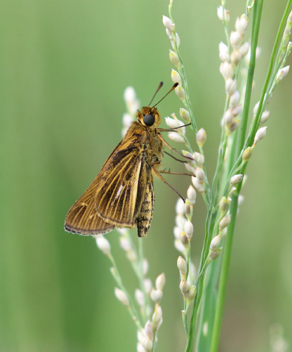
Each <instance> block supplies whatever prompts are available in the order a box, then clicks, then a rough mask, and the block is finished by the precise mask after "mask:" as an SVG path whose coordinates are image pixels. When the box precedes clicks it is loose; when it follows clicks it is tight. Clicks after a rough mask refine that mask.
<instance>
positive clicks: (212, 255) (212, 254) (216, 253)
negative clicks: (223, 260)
mask: <svg viewBox="0 0 292 352" xmlns="http://www.w3.org/2000/svg"><path fill="white" fill-rule="evenodd" d="M221 251H222V249H221V248H217V249H215V250H214V251H211V252H210V254H209V260H210V261H213V260H215V259H217V258H218V257H219V255H220V253H221Z"/></svg>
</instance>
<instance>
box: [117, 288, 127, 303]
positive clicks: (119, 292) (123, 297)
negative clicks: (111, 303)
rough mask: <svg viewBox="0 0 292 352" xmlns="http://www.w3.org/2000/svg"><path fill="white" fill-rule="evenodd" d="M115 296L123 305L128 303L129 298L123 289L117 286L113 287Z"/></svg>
mask: <svg viewBox="0 0 292 352" xmlns="http://www.w3.org/2000/svg"><path fill="white" fill-rule="evenodd" d="M115 296H116V297H117V299H118V300H119V301H120V302H122V303H123V304H124V305H125V306H128V305H129V300H128V297H127V295H126V294H125V292H124V291H122V290H120V289H119V288H117V287H116V288H115Z"/></svg>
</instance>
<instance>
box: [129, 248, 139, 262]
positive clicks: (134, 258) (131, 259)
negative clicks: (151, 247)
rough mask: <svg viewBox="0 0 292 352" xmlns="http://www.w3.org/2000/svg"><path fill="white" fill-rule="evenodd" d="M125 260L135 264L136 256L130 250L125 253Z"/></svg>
mask: <svg viewBox="0 0 292 352" xmlns="http://www.w3.org/2000/svg"><path fill="white" fill-rule="evenodd" d="M127 258H128V260H129V261H130V262H132V263H135V262H137V255H136V253H135V252H134V251H133V250H132V249H131V250H129V251H128V252H127Z"/></svg>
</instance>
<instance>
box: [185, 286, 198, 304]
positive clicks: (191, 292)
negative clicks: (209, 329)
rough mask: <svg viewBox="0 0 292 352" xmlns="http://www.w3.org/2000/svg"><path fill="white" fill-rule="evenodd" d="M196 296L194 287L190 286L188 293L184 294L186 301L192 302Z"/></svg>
mask: <svg viewBox="0 0 292 352" xmlns="http://www.w3.org/2000/svg"><path fill="white" fill-rule="evenodd" d="M196 294H197V288H196V286H191V287H190V289H189V291H188V292H187V293H186V298H187V300H188V301H192V300H193V299H195V297H196Z"/></svg>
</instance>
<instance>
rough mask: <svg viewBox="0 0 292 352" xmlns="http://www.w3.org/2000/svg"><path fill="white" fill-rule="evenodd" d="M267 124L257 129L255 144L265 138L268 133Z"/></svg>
mask: <svg viewBox="0 0 292 352" xmlns="http://www.w3.org/2000/svg"><path fill="white" fill-rule="evenodd" d="M267 128H268V127H267V126H265V127H261V128H260V129H258V130H257V133H256V135H255V137H254V144H256V143H257V142H259V141H260V140H261V139H263V138H264V137H265V135H266V133H267Z"/></svg>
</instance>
